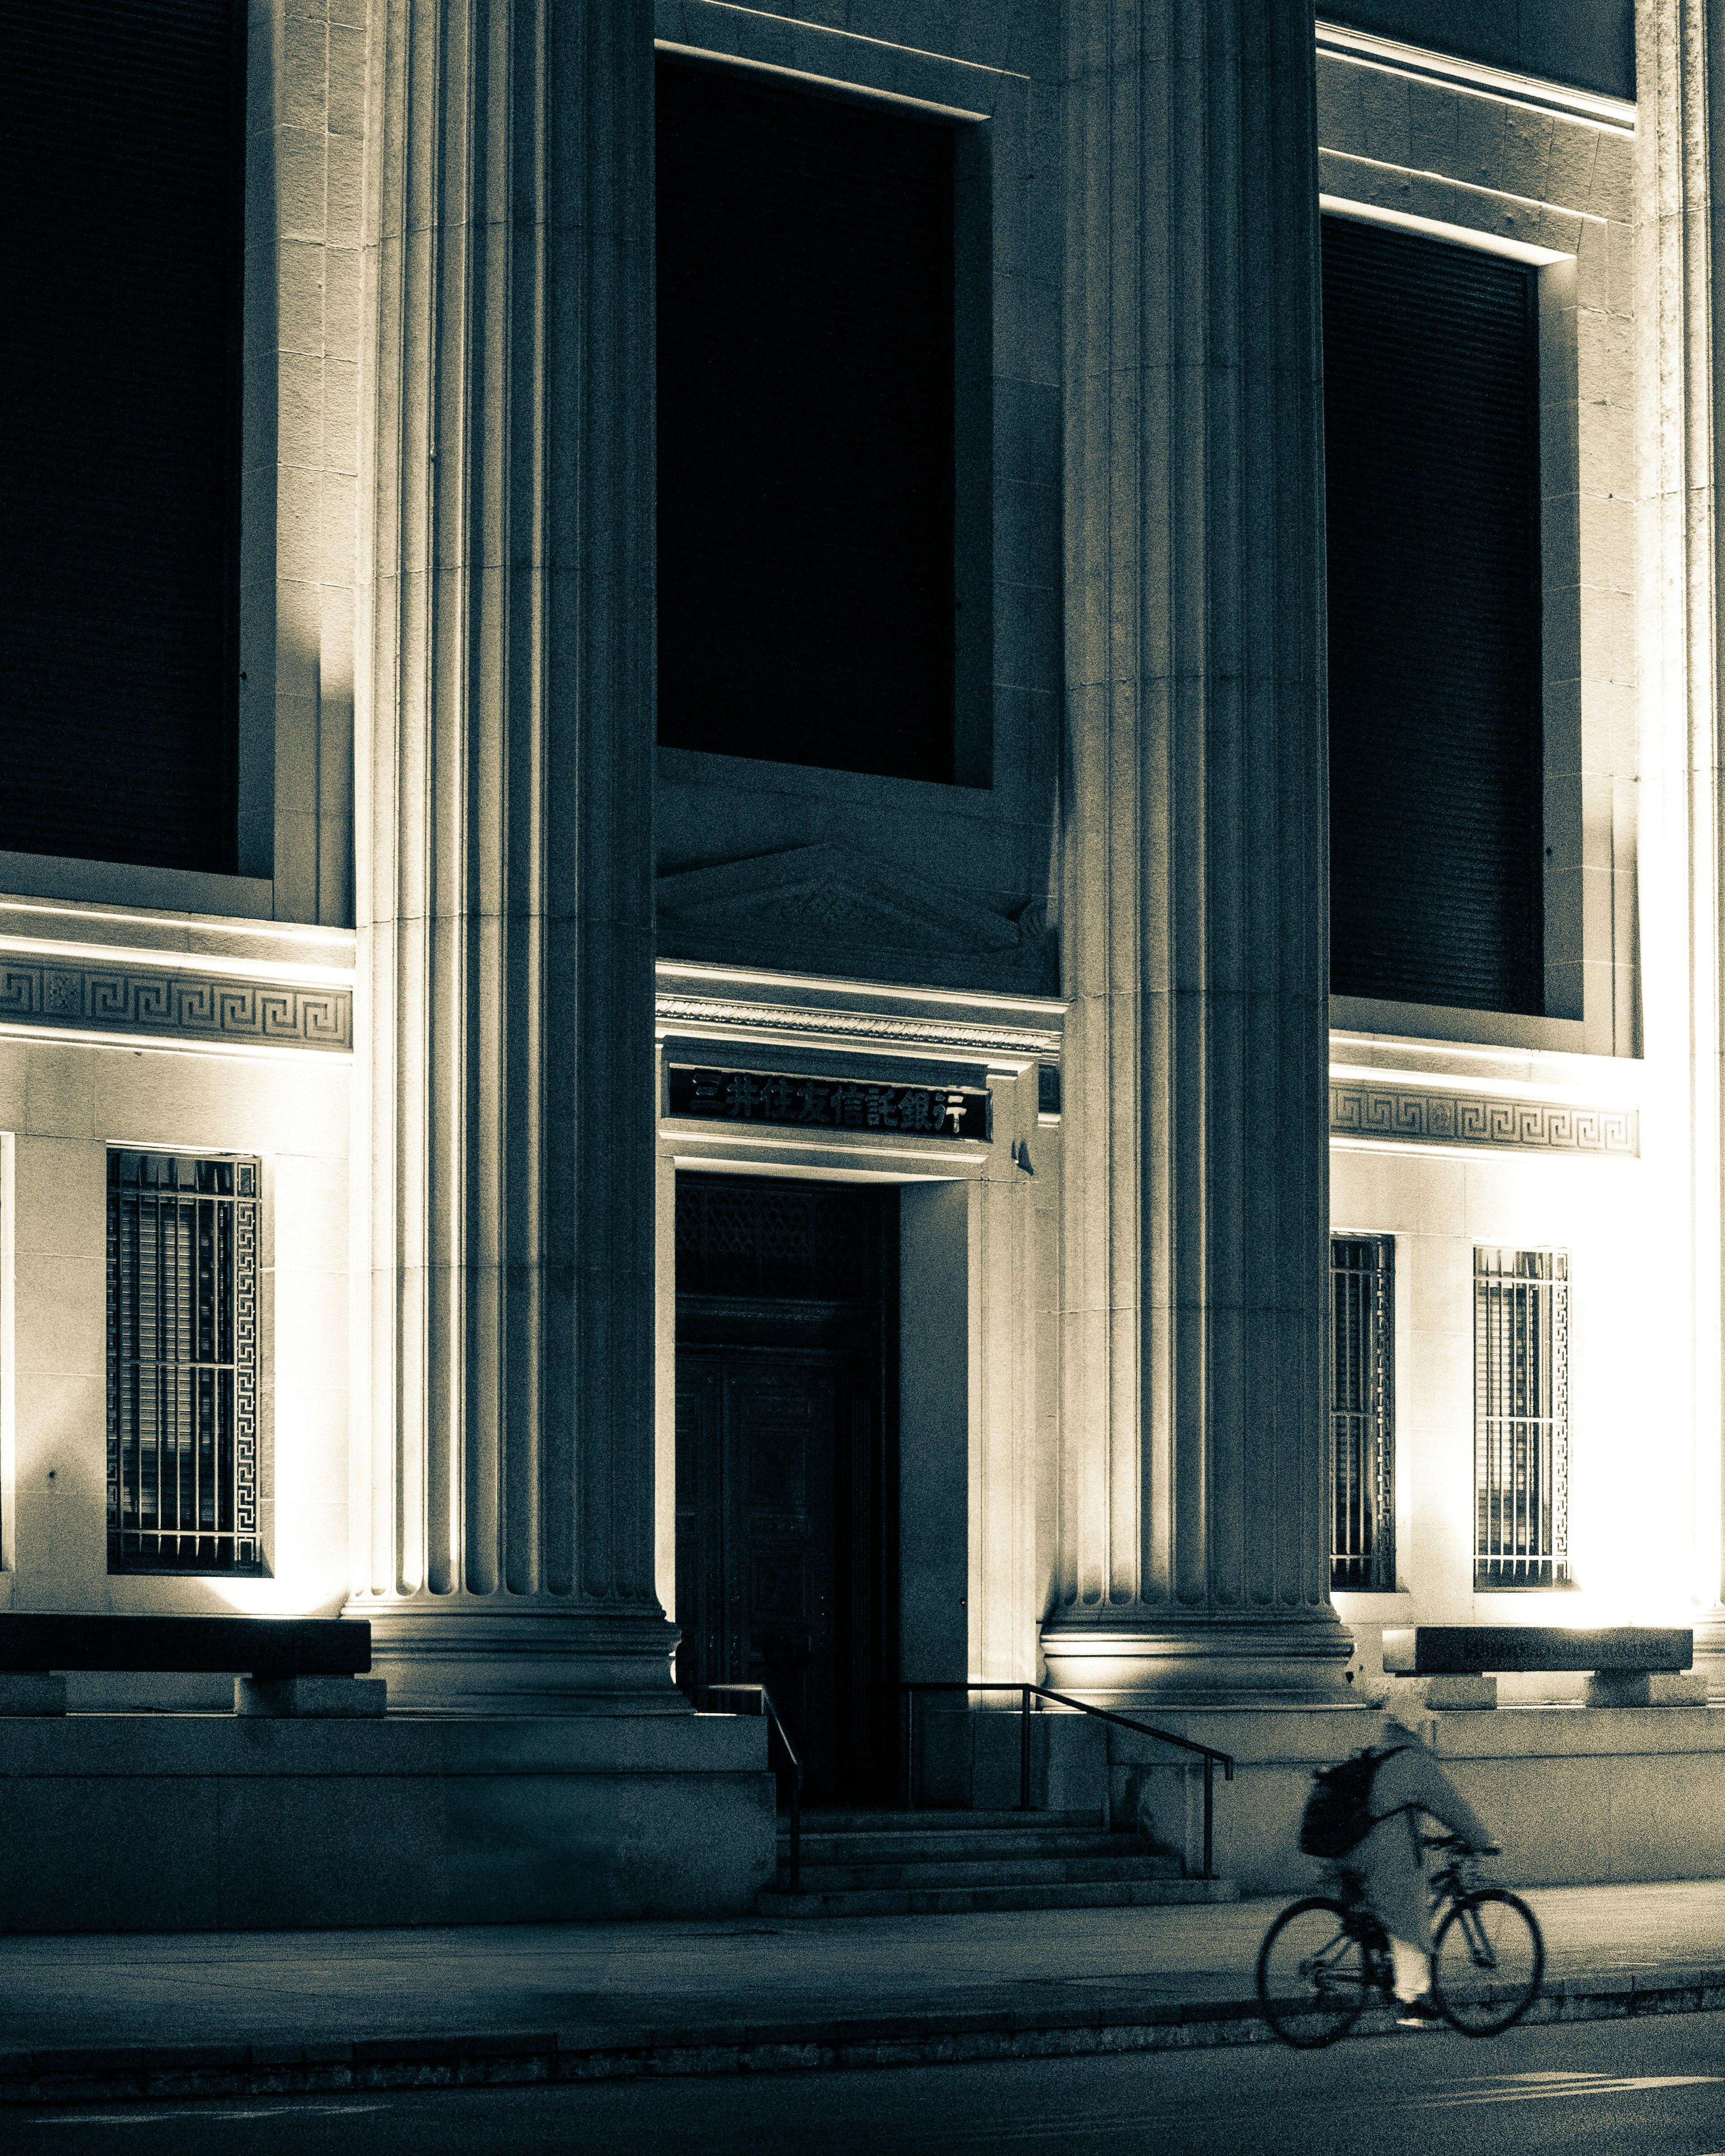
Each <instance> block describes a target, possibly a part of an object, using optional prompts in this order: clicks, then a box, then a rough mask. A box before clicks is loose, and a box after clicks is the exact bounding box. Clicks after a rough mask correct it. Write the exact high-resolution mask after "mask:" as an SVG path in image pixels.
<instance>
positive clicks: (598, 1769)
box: [0, 1679, 768, 1787]
mask: <svg viewBox="0 0 1725 2156" xmlns="http://www.w3.org/2000/svg"><path fill="white" fill-rule="evenodd" d="M348 1681H349V1682H352V1680H351V1679H350V1680H348ZM767 1729H768V1724H767V1723H766V1722H765V1721H763V1720H762V1718H761V1717H759V1716H757V1715H741V1714H687V1713H670V1714H663V1715H598V1714H594V1715H569V1716H548V1715H532V1716H527V1715H523V1716H519V1717H495V1718H481V1717H472V1718H470V1719H468V1718H463V1717H458V1716H454V1715H448V1716H444V1715H432V1714H424V1715H414V1714H402V1713H396V1712H392V1713H390V1714H388V1715H387V1716H385V1717H380V1718H378V1719H376V1720H362V1719H357V1718H354V1719H348V1718H345V1717H344V1718H340V1719H336V1718H333V1717H331V1718H330V1719H323V1718H309V1717H308V1718H304V1719H301V1718H298V1717H280V1718H278V1717H273V1716H265V1715H251V1714H245V1715H232V1714H183V1715H179V1714H177V1715H161V1714H70V1715H67V1716H66V1717H64V1720H59V1719H50V1718H48V1717H42V1718H28V1719H26V1718H18V1719H12V1718H8V1719H7V1720H5V1721H4V1722H0V1787H3V1785H4V1784H6V1783H7V1782H8V1781H10V1780H13V1779H33V1778H40V1777H44V1776H46V1777H57V1776H60V1775H80V1776H82V1775H98V1776H108V1777H112V1778H116V1779H132V1780H136V1779H155V1778H157V1777H181V1776H186V1775H195V1776H200V1777H201V1776H209V1775H215V1776H221V1777H223V1778H228V1777H236V1778H244V1779H264V1778H267V1777H270V1776H293V1777H299V1776H304V1775H308V1774H309V1775H341V1776H347V1775H357V1776H369V1775H385V1776H389V1777H392V1778H397V1779H398V1778H401V1777H409V1778H413V1779H418V1778H419V1777H421V1776H450V1775H453V1776H463V1775H482V1776H485V1777H488V1778H489V1777H491V1776H495V1775H499V1774H558V1775H564V1774H619V1773H621V1774H759V1773H761V1772H762V1771H763V1770H764V1768H765V1767H766V1764H767Z"/></svg>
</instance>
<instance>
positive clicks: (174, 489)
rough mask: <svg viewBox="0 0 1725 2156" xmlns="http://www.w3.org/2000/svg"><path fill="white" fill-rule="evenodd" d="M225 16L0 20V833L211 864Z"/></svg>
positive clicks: (236, 338) (228, 510) (229, 332)
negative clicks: (0, 760)
mask: <svg viewBox="0 0 1725 2156" xmlns="http://www.w3.org/2000/svg"><path fill="white" fill-rule="evenodd" d="M244 30H245V17H244V8H240V7H239V6H237V5H236V0H151V5H150V6H148V7H140V6H139V5H138V4H137V0H79V4H78V5H76V6H75V7H74V6H68V5H67V4H66V0H13V4H12V5H11V6H10V7H9V8H8V10H7V19H6V28H5V30H4V32H3V33H0V84H3V85H4V87H3V90H0V98H3V121H0V144H3V150H0V170H3V174H4V178H3V188H4V195H5V200H6V203H7V220H6V238H5V243H4V244H5V249H6V254H7V275H6V279H5V290H6V295H7V296H6V304H5V306H4V308H3V310H0V316H3V326H0V370H3V375H4V382H5V390H4V398H3V408H4V410H5V413H6V415H7V419H6V427H5V436H6V445H5V450H4V455H5V467H6V485H7V493H8V497H9V499H8V512H9V513H8V516H7V518H6V520H5V534H6V536H5V537H4V539H3V541H0V582H3V587H4V592H5V600H4V606H3V609H0V614H3V629H0V679H3V680H4V683H5V698H4V705H3V709H0V752H3V756H4V762H5V770H6V783H5V784H4V786H3V787H0V848H8V849H13V850H19V851H23V852H28V853H42V854H64V855H74V856H76V857H79V858H81V859H85V860H116V861H132V862H137V863H141V864H144V865H150V866H155V867H162V868H177V869H193V870H207V871H217V872H221V871H229V872H231V871H232V870H233V869H234V866H235V846H236V819H235V807H234V747H235V724H236V713H237V659H236V655H235V654H236V639H235V620H234V614H235V598H236V593H237V584H238V544H239V357H240V322H239V315H240V256H241V240H242V232H243V204H242V199H241V194H242V179H243V163H244V78H243V68H244Z"/></svg>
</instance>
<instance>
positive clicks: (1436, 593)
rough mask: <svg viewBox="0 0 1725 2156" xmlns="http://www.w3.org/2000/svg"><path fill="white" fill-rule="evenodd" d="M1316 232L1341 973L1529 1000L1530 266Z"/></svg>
mask: <svg viewBox="0 0 1725 2156" xmlns="http://www.w3.org/2000/svg"><path fill="white" fill-rule="evenodd" d="M1323 232H1324V254H1323V290H1324V372H1325V388H1324V413H1325V429H1326V465H1327V481H1328V536H1329V654H1330V655H1329V699H1330V847H1331V855H1330V864H1331V865H1330V893H1331V953H1330V984H1331V988H1332V991H1333V992H1334V993H1337V994H1339V995H1353V996H1370V997H1376V998H1384V999H1386V1000H1389V1001H1394V1002H1401V1003H1420V1004H1450V1005H1455V1006H1459V1007H1461V1008H1464V1009H1474V1010H1498V1011H1517V1012H1524V1013H1532V1014H1538V1013H1539V1012H1541V1011H1542V1010H1543V1008H1544V993H1543V901H1542V858H1541V844H1542V800H1543V730H1542V725H1541V711H1540V699H1541V654H1540V582H1539V450H1538V443H1539V413H1538V304H1537V289H1538V288H1537V281H1536V280H1537V272H1535V271H1534V270H1532V269H1527V268H1524V267H1523V266H1522V264H1519V263H1517V262H1513V261H1509V260H1507V259H1504V258H1503V257H1502V256H1499V255H1495V254H1482V253H1481V252H1479V251H1477V250H1476V249H1471V248H1466V247H1457V246H1451V245H1449V244H1446V243H1445V242H1443V241H1440V240H1433V239H1425V238H1423V237H1421V236H1420V235H1417V234H1412V233H1405V232H1400V231H1396V230H1393V229H1390V228H1385V227H1384V226H1380V225H1372V224H1366V223H1358V222H1356V221H1354V220H1352V219H1348V218H1334V217H1327V218H1325V219H1324V226H1323Z"/></svg>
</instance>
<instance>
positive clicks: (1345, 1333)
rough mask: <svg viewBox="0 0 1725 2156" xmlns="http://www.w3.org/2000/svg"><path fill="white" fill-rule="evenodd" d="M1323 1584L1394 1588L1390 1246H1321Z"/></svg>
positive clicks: (1338, 1240) (1361, 1241)
mask: <svg viewBox="0 0 1725 2156" xmlns="http://www.w3.org/2000/svg"><path fill="white" fill-rule="evenodd" d="M1330 1286H1331V1297H1332V1327H1331V1357H1330V1584H1331V1586H1332V1588H1343V1589H1349V1590H1351V1591H1352V1592H1353V1593H1356V1594H1359V1593H1365V1594H1389V1593H1391V1592H1393V1590H1394V1587H1395V1392H1394V1363H1395V1238H1394V1235H1333V1236H1332V1237H1331V1239H1330Z"/></svg>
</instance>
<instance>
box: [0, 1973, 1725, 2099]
mask: <svg viewBox="0 0 1725 2156" xmlns="http://www.w3.org/2000/svg"><path fill="white" fill-rule="evenodd" d="M1722 2010H1725V1969H1697V1970H1692V1971H1687V1972H1685V1973H1683V1974H1681V1975H1679V1974H1675V1973H1673V1972H1671V1971H1665V1972H1660V1971H1655V1970H1645V1971H1633V1970H1614V1971H1612V1972H1609V1974H1605V1975H1603V1976H1594V1977H1570V1978H1567V1979H1563V1978H1560V1979H1556V1980H1554V1981H1553V1982H1550V1983H1548V1984H1544V1985H1543V1987H1542V1988H1541V1991H1540V1996H1539V1998H1538V2000H1537V2001H1536V2002H1535V2004H1534V2005H1533V2007H1532V2010H1531V2011H1530V2012H1529V2014H1528V2015H1527V2025H1529V2026H1533V2025H1540V2024H1549V2023H1553V2022H1561V2021H1614V2020H1634V2019H1636V2018H1638V2017H1639V2016H1641V2015H1663V2014H1712V2013H1718V2012H1720V2011H1722ZM1394 2030H1395V2022H1394V2019H1393V2018H1392V2016H1391V2015H1389V2012H1388V2011H1387V2010H1386V2011H1374V2012H1373V2013H1370V2014H1368V2015H1364V2016H1363V2018H1362V2019H1361V2020H1360V2021H1359V2023H1358V2025H1356V2027H1355V2029H1354V2030H1353V2036H1354V2037H1368V2036H1376V2035H1386V2034H1390V2033H1394ZM1275 2041H1276V2039H1275V2037H1274V2036H1273V2035H1271V2031H1270V2030H1269V2029H1268V2027H1267V2026H1266V2025H1265V2023H1264V2021H1263V2020H1261V2019H1260V2015H1259V2012H1258V2007H1257V2002H1256V2000H1255V1999H1252V2000H1245V1999H1228V2000H1219V2001H1214V2002H1210V2003H1188V2004H1185V2005H1173V2004H1170V2005H1161V2006H1155V2007H1152V2008H1151V2009H1149V2010H1146V2009H1145V2008H1144V2006H1143V2005H1142V2003H1140V2002H1132V2001H1129V2000H1127V1999H1123V1998H1120V1999H1112V2000H1109V2001H1107V2002H1105V2003H1101V2004H1099V2005H1098V2006H1097V2007H1096V2008H1095V2009H1093V2010H1091V2014H1090V2015H1088V2016H1086V2018H1085V2019H1084V2020H1075V2019H1074V2018H1073V2015H1072V2014H1071V2011H1070V2009H1067V2010H1065V2011H1062V2010H1060V2009H1059V2008H1053V2009H1047V2010H1042V2011H1040V2012H1039V2011H1037V2010H1034V2009H1032V2010H1024V2011H1001V2010H993V2011H966V2010H962V2009H959V2010H953V2011H952V2012H950V2013H924V2014H921V2015H880V2016H861V2015H859V2016H856V2017H854V2018H846V2019H844V2020H827V2021H805V2022H793V2021H783V2022H776V2023H768V2022H757V2023H746V2022H742V2021H720V2022H711V2023H691V2024H688V2025H684V2026H680V2027H678V2026H668V2027H664V2028H649V2027H645V2026H629V2025H616V2026H614V2027H609V2028H587V2029H582V2028H571V2029H564V2030H535V2031H515V2030H493V2031H489V2032H487V2033H485V2034H483V2035H437V2036H377V2037H368V2038H366V2039H363V2040H356V2041H349V2042H345V2043H324V2044H317V2043H311V2044H295V2043H292V2042H288V2043H279V2044H167V2045H154V2046H151V2045H144V2046H131V2047H120V2046H105V2047H96V2048H92V2049H90V2050H71V2049H62V2050H54V2051H47V2050H44V2051H3V2050H0V2106H6V2105H23V2104H63V2103H89V2102H140V2101H143V2102H155V2103H161V2102H175V2101H178V2100H180V2099H182V2098H196V2097H239V2096H309V2095H319V2096H327V2095H331V2094H337V2095H339V2094H347V2093H358V2092H362V2091H375V2090H378V2089H429V2088H501V2087H521V2086H523V2085H527V2084H534V2083H539V2084H549V2083H557V2082H585V2081H632V2080H640V2079H646V2078H658V2077H660V2076H669V2075H685V2074H734V2073H799V2072H810V2071H818V2070H820V2069H823V2068H848V2067H867V2066H956V2065H961V2064H975V2063H978V2062H982V2061H989V2060H994V2059H1050V2058H1079V2057H1085V2056H1105V2055H1109V2054H1117V2053H1123V2052H1133V2051H1194V2050H1211V2049H1214V2048H1215V2047H1217V2046H1222V2045H1241V2044H1269V2043H1274V2042H1275Z"/></svg>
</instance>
